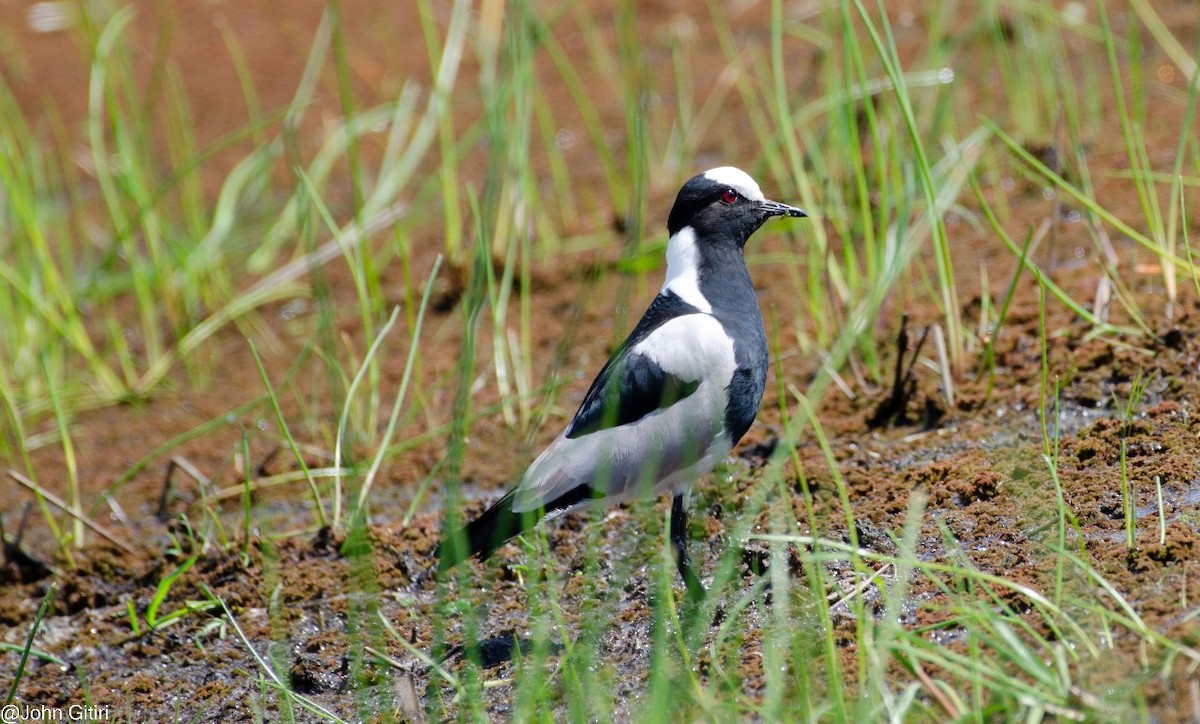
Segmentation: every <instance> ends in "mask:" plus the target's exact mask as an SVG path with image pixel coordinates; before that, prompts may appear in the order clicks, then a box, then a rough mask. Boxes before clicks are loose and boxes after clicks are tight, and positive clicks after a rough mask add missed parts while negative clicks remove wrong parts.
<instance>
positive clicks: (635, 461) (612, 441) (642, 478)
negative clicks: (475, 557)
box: [513, 314, 737, 513]
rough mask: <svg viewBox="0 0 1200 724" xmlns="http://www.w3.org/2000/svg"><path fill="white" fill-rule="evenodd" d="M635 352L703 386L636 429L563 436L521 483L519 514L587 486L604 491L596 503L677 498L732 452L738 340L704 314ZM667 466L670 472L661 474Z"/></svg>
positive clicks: (681, 320) (675, 323)
mask: <svg viewBox="0 0 1200 724" xmlns="http://www.w3.org/2000/svg"><path fill="white" fill-rule="evenodd" d="M631 353H634V354H645V355H647V356H649V357H650V358H651V359H653V360H654V361H655V362H656V363H657V364H658V365H659V366H660V367H662V368H663V370H665V371H667V372H669V373H671V374H673V375H676V376H678V377H680V378H682V379H684V380H700V385H699V386H698V387H697V388H696V390H695V391H694V392H693V393H692V394H691V395H689V396H687V397H685V398H683V399H682V400H680V401H678V402H676V403H675V404H673V405H670V406H669V407H665V408H663V409H660V410H655V411H654V412H652V413H650V414H649V415H646V416H645V417H643V418H642V419H640V420H638V421H636V422H633V423H629V424H627V425H620V426H618V427H611V428H606V429H604V430H598V431H596V432H592V433H589V434H587V435H582V436H580V437H577V438H568V437H567V436H566V434H565V433H563V434H562V435H559V436H558V438H557V439H555V441H554V442H553V443H551V444H550V446H549V447H548V448H546V450H545V451H544V452H543V453H542V454H541V455H539V456H538V458H537V460H534V461H533V464H532V465H530V466H529V470H528V471H526V473H525V476H524V477H523V478H522V479H521V483H520V484H519V485H518V486H517V491H516V498H515V499H514V500H513V510H514V511H515V512H518V513H521V512H525V511H529V510H534V509H536V508H538V507H541V506H542V505H545V504H546V503H549V502H551V501H553V500H555V499H556V498H558V497H560V496H562V495H564V494H566V493H567V492H569V491H571V490H573V489H575V488H576V487H578V486H580V485H588V484H592V485H594V486H595V487H596V488H598V489H601V490H604V491H605V494H604V495H601V496H597V497H603V498H604V499H605V501H606V502H619V501H621V500H625V499H626V498H629V497H631V496H634V495H641V494H647V495H648V494H651V493H658V492H662V491H665V490H670V491H671V492H672V494H675V495H678V494H680V493H682V492H685V491H687V490H689V489H690V488H691V486H692V484H693V483H695V481H696V479H697V478H699V477H700V476H701V475H704V474H705V473H707V472H709V471H710V470H712V469H713V467H714V466H715V465H716V464H717V463H718V462H720V461H721V460H722V459H723V458H724V457H725V456H726V455H728V454H729V451H730V450H731V449H732V447H733V446H732V443H731V442H730V440H729V436H728V435H726V433H725V407H726V405H727V404H728V396H727V395H728V393H727V391H726V388H727V387H728V386H729V380H730V379H731V378H732V377H733V371H734V369H735V368H736V367H737V362H736V360H735V358H734V354H733V340H732V339H730V338H729V336H728V335H726V334H725V331H724V330H723V329H722V328H721V325H720V323H719V322H717V320H716V319H714V318H713V317H711V316H709V315H707V314H689V315H686V316H683V317H677V318H676V319H672V320H671V321H669V322H667V323H665V324H663V325H662V326H661V327H659V328H658V329H657V330H655V331H654V332H653V333H652V334H651V335H650V336H649V337H647V338H646V339H645V340H643V341H642V342H641V343H639V344H638V345H636V346H635V347H634V348H633V349H632V350H631ZM697 455H699V459H697ZM689 461H692V462H691V464H688V462H689ZM664 463H665V464H666V465H665V467H666V469H665V470H661V469H659V468H660V465H663V464H664ZM655 473H660V474H661V475H662V476H661V478H657V476H655V475H654V474H655ZM648 476H653V478H656V479H647V477H648ZM584 504H586V501H585V503H580V504H579V505H584Z"/></svg>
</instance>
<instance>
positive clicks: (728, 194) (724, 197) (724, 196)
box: [721, 189, 738, 204]
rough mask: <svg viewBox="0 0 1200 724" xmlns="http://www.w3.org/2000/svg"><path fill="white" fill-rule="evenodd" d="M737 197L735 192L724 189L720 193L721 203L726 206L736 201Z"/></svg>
mask: <svg viewBox="0 0 1200 724" xmlns="http://www.w3.org/2000/svg"><path fill="white" fill-rule="evenodd" d="M737 197H738V195H737V191H734V190H733V189H725V190H724V191H722V192H721V201H724V202H725V203H727V204H732V203H733V202H734V201H737Z"/></svg>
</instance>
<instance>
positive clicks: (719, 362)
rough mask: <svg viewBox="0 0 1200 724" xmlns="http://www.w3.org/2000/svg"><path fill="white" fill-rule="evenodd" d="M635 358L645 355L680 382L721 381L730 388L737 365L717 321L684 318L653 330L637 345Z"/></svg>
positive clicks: (701, 316) (702, 316)
mask: <svg viewBox="0 0 1200 724" xmlns="http://www.w3.org/2000/svg"><path fill="white" fill-rule="evenodd" d="M630 351H631V352H633V353H634V354H644V355H646V356H647V357H649V358H650V359H652V360H654V363H655V364H657V365H658V366H659V367H662V368H663V371H664V372H667V373H669V374H672V375H675V376H676V377H678V378H680V379H681V380H685V381H692V380H700V381H701V382H702V383H703V382H707V381H710V380H720V381H721V383H722V385H728V384H729V380H730V378H732V377H733V370H734V369H735V368H736V367H737V361H736V360H735V358H734V355H733V340H732V339H730V338H729V335H727V334H725V329H724V328H723V327H722V326H721V323H720V322H718V321H717V319H716V317H712V316H710V315H708V314H685V315H684V316H682V317H676V318H674V319H672V320H670V321H668V322H664V323H663V325H662V326H660V327H659V328H658V329H656V330H654V331H653V332H651V333H650V335H649V336H647V337H646V338H645V339H643V340H642V341H641V342H638V343H637V344H636V345H634V347H633V349H632V350H630Z"/></svg>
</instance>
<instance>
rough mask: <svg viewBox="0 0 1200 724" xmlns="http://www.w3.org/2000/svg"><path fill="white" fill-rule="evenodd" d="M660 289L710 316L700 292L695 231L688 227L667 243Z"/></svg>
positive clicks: (676, 233) (698, 253) (708, 307)
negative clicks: (664, 269)
mask: <svg viewBox="0 0 1200 724" xmlns="http://www.w3.org/2000/svg"><path fill="white" fill-rule="evenodd" d="M662 288H663V291H664V292H665V291H672V292H675V296H677V297H679V298H680V299H682V300H683V301H685V302H687V303H688V304H690V305H692V306H693V307H695V308H696V309H699V310H700V311H701V312H704V313H705V314H712V305H711V304H709V303H708V300H707V299H705V298H704V295H703V294H702V293H701V292H700V250H699V249H697V248H696V231H695V229H693V228H692V227H690V226H685V227H683V228H682V229H680V230H679V231H677V232H675V235H674V236H672V237H671V238H670V239H669V240H668V241H667V278H666V279H664V280H663V286H662Z"/></svg>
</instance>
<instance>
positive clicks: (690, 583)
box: [670, 494, 704, 602]
mask: <svg viewBox="0 0 1200 724" xmlns="http://www.w3.org/2000/svg"><path fill="white" fill-rule="evenodd" d="M687 518H688V514H687V508H685V507H684V502H683V495H682V494H680V495H676V496H675V499H674V500H672V501H671V526H670V536H671V545H672V546H673V547H674V548H675V566H676V567H677V568H678V569H679V576H680V577H681V578H683V585H684V586H685V587H687V594H688V599H689V600H691V601H693V602H698V601H700V600H702V599H703V598H704V585H703V584H701V583H700V578H699V577H698V576H697V575H696V571H694V570H693V569H692V562H691V558H689V557H688V550H687Z"/></svg>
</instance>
